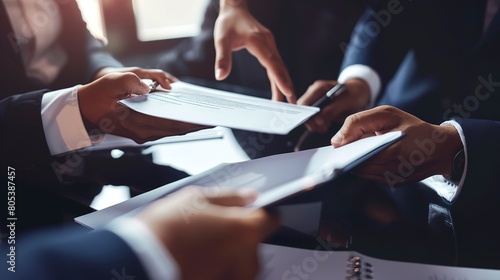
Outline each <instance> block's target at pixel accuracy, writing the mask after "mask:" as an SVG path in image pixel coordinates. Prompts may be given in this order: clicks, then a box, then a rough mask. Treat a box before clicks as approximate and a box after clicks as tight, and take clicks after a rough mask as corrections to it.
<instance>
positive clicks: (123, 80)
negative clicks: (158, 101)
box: [105, 72, 149, 99]
mask: <svg viewBox="0 0 500 280" xmlns="http://www.w3.org/2000/svg"><path fill="white" fill-rule="evenodd" d="M105 77H109V78H110V83H109V85H108V87H110V88H109V92H110V93H112V94H113V97H114V98H116V99H123V98H127V97H130V96H131V95H132V94H137V95H143V94H146V93H148V92H149V86H148V85H147V84H146V83H145V82H143V81H142V80H141V79H140V78H139V77H138V76H137V75H136V74H134V73H130V72H126V73H112V74H108V75H106V76H105Z"/></svg>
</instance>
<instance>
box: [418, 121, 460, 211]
mask: <svg viewBox="0 0 500 280" xmlns="http://www.w3.org/2000/svg"><path fill="white" fill-rule="evenodd" d="M441 125H442V126H445V125H446V126H453V127H455V129H456V130H457V132H458V135H459V136H460V140H461V141H462V144H463V146H464V154H465V166H464V173H463V174H462V178H460V181H459V182H451V181H450V180H448V179H447V178H445V177H444V176H442V175H436V176H431V177H429V178H427V179H425V180H423V182H424V183H426V184H427V185H428V186H429V187H430V188H432V189H434V190H435V191H436V192H437V193H438V194H439V195H440V196H441V197H443V198H444V199H446V200H448V201H449V202H453V201H454V200H455V199H456V198H457V197H458V195H459V194H460V191H461V190H462V187H463V185H464V182H465V177H466V174H467V145H466V143H465V135H464V132H463V130H462V127H461V126H460V124H458V123H457V122H456V121H454V120H451V121H446V122H443V123H442V124H441Z"/></svg>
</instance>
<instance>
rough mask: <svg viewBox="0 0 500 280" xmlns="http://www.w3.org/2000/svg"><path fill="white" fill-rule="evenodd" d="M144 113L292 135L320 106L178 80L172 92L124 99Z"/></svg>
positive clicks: (132, 107)
mask: <svg viewBox="0 0 500 280" xmlns="http://www.w3.org/2000/svg"><path fill="white" fill-rule="evenodd" d="M120 103H121V104H123V105H125V106H127V107H129V108H131V109H132V110H134V111H137V112H139V113H142V114H146V115H151V116H155V117H159V118H165V119H171V120H177V121H183V122H189V123H196V124H202V125H208V126H224V127H229V128H236V129H242V130H249V131H256V132H263V133H271V134H288V133H289V132H290V131H291V130H292V129H294V128H295V127H297V126H299V125H300V124H302V123H303V122H305V121H306V120H307V119H309V118H310V117H311V116H313V115H314V114H316V113H317V112H319V108H315V107H310V106H301V105H295V104H289V103H284V102H276V101H272V100H268V99H264V98H257V97H252V96H246V95H242V94H237V93H231V92H226V91H221V90H215V89H210V88H206V87H201V86H196V85H192V84H188V83H184V82H180V81H179V82H175V83H173V84H172V90H170V91H155V92H152V93H149V94H147V95H142V96H136V97H132V98H129V99H125V100H121V101H120Z"/></svg>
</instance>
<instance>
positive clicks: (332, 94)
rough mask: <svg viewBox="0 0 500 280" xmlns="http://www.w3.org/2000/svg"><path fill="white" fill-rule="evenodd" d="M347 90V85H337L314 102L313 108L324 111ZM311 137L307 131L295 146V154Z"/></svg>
mask: <svg viewBox="0 0 500 280" xmlns="http://www.w3.org/2000/svg"><path fill="white" fill-rule="evenodd" d="M345 90H346V88H345V85H344V84H342V83H339V84H337V85H336V86H334V87H333V88H331V89H330V90H329V91H327V92H326V93H325V95H323V96H322V97H321V98H320V99H318V100H317V101H316V102H314V103H313V104H312V105H311V106H312V107H318V108H320V109H323V108H324V107H325V106H327V105H328V104H330V103H331V102H332V101H333V100H334V99H335V98H337V96H339V95H340V94H342V93H343V92H344V91H345ZM309 135H311V132H310V131H309V130H307V129H306V130H305V131H304V132H303V133H302V134H301V135H300V137H299V139H298V140H297V144H295V147H294V148H293V150H294V151H295V152H298V151H300V149H301V147H302V145H303V144H304V142H305V141H306V139H307V137H309Z"/></svg>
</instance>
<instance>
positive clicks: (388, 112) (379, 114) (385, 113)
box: [331, 106, 401, 147]
mask: <svg viewBox="0 0 500 280" xmlns="http://www.w3.org/2000/svg"><path fill="white" fill-rule="evenodd" d="M400 112H401V111H400V110H398V109H396V108H394V107H390V106H380V107H377V108H374V109H371V110H367V111H363V112H360V113H357V114H353V115H351V116H349V117H347V119H346V120H345V122H344V125H342V128H340V130H339V131H338V132H337V133H336V134H335V135H334V136H333V137H332V140H331V143H332V145H333V146H334V147H340V146H343V145H345V144H348V143H351V142H353V141H356V140H358V139H361V138H362V137H363V136H364V135H366V134H374V133H376V132H381V131H384V132H385V131H389V130H392V129H394V128H396V127H397V126H398V125H399V123H400V117H399V116H398V115H399V114H400Z"/></svg>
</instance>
